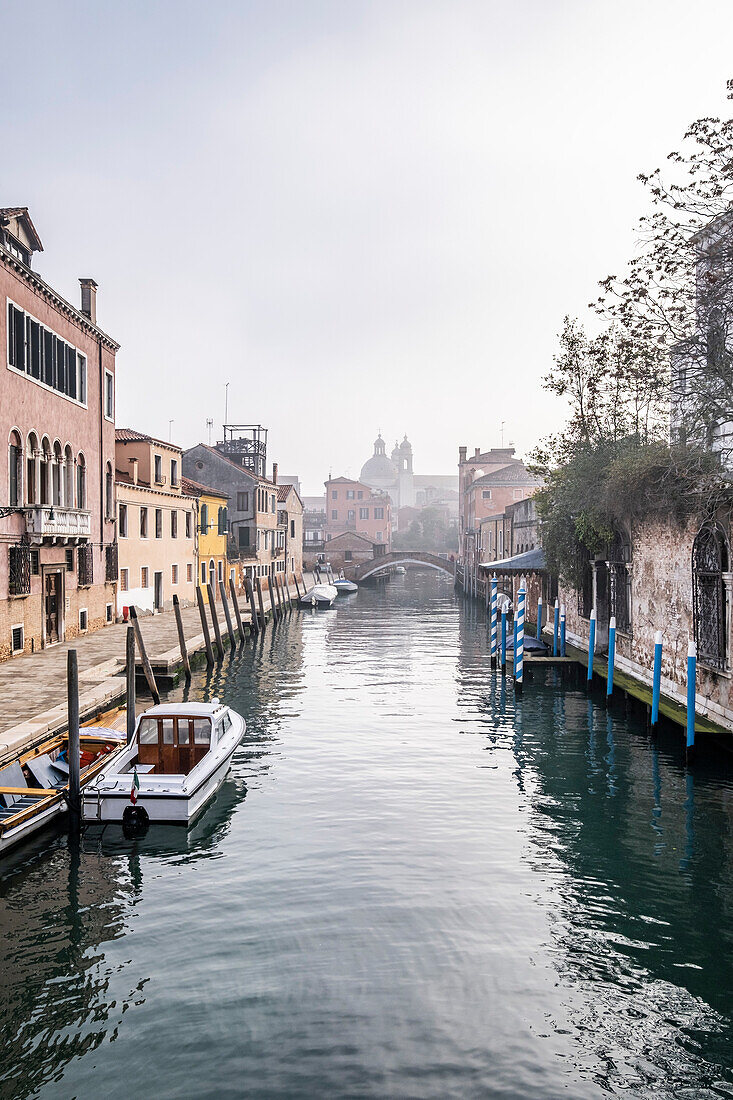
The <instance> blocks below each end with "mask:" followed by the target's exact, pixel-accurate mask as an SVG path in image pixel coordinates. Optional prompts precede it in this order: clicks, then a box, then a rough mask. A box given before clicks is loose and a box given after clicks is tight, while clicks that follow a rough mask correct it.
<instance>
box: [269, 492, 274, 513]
mask: <svg viewBox="0 0 733 1100" xmlns="http://www.w3.org/2000/svg"><path fill="white" fill-rule="evenodd" d="M270 511H271V512H272V514H273V516H274V515H275V494H274V493H270Z"/></svg>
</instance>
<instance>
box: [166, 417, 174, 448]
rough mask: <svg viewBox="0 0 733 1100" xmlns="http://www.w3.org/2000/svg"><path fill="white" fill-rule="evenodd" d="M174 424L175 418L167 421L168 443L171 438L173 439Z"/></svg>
mask: <svg viewBox="0 0 733 1100" xmlns="http://www.w3.org/2000/svg"><path fill="white" fill-rule="evenodd" d="M174 424H175V420H169V421H168V442H169V443H170V441H171V439H173V425H174Z"/></svg>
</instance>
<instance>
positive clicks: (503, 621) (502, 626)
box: [501, 600, 506, 676]
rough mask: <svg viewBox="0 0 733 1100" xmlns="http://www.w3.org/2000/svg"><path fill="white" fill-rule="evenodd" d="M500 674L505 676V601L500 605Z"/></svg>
mask: <svg viewBox="0 0 733 1100" xmlns="http://www.w3.org/2000/svg"><path fill="white" fill-rule="evenodd" d="M501 674H502V676H506V600H504V603H503V604H502V605H501Z"/></svg>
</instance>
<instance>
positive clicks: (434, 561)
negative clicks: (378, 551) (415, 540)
mask: <svg viewBox="0 0 733 1100" xmlns="http://www.w3.org/2000/svg"><path fill="white" fill-rule="evenodd" d="M396 565H404V566H405V568H407V567H408V566H410V565H417V566H420V567H421V568H428V569H436V570H438V571H439V572H441V573H447V574H448V576H449V577H452V576H453V575H454V563H453V562H452V561H448V560H447V559H446V558H441V557H439V556H438V555H437V554H424V553H422V552H420V551H411V550H401V551H399V550H398V551H393V552H392V553H391V554H383V555H382V556H381V557H379V558H372V560H371V561H365V562H361V564H360V565H358V566H357V568H356V569H355V570H354V580H356V581H365V580H367V578H368V577H373V576H374V575H375V573H381V572H382V571H383V570H385V569H390V568H394V566H396Z"/></svg>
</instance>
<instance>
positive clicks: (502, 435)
mask: <svg viewBox="0 0 733 1100" xmlns="http://www.w3.org/2000/svg"><path fill="white" fill-rule="evenodd" d="M505 424H506V421H505V420H502V422H501V446H502V450H503V449H504V425H505Z"/></svg>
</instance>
